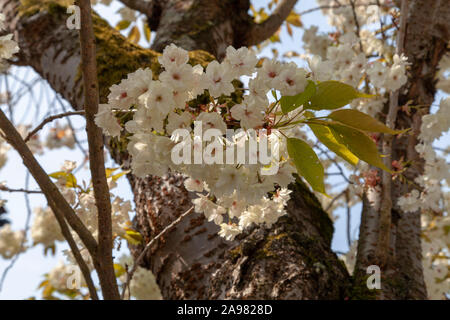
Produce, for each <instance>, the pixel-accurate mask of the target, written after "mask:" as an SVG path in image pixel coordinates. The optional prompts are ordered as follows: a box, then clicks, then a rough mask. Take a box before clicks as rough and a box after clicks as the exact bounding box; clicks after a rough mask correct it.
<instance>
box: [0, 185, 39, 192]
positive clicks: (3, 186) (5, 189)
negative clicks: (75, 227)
mask: <svg viewBox="0 0 450 320" xmlns="http://www.w3.org/2000/svg"><path fill="white" fill-rule="evenodd" d="M0 191H5V192H11V193H13V192H23V193H26V194H42V191H41V190H27V189H23V188H19V189H12V188H8V187H7V186H5V185H0Z"/></svg>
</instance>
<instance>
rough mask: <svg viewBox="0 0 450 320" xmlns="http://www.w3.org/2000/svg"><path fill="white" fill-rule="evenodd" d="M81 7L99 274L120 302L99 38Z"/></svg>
mask: <svg viewBox="0 0 450 320" xmlns="http://www.w3.org/2000/svg"><path fill="white" fill-rule="evenodd" d="M76 3H77V4H78V5H79V7H80V18H81V19H80V20H81V29H80V42H81V69H82V73H83V85H84V104H85V114H86V133H87V137H88V144H89V163H90V170H91V176H92V185H93V187H94V196H95V203H96V206H97V212H98V233H99V235H98V250H97V266H96V269H97V272H98V276H99V279H100V285H101V287H102V293H103V297H104V298H105V299H106V300H118V299H120V295H119V289H118V287H117V282H116V276H115V272H114V264H113V257H112V249H113V239H112V218H111V199H110V194H109V188H108V182H107V180H106V171H105V157H104V150H103V134H102V130H101V129H100V128H99V127H97V125H96V124H95V115H96V114H97V113H98V104H99V92H98V79H97V62H96V49H95V36H94V29H93V25H92V12H91V2H90V0H78V1H76Z"/></svg>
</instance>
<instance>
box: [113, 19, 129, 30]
mask: <svg viewBox="0 0 450 320" xmlns="http://www.w3.org/2000/svg"><path fill="white" fill-rule="evenodd" d="M130 24H131V21H128V20H122V21H119V22H118V23H117V24H116V29H117V30H125V29H126V28H128V27H129V26H130Z"/></svg>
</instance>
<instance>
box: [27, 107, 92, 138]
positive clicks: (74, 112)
mask: <svg viewBox="0 0 450 320" xmlns="http://www.w3.org/2000/svg"><path fill="white" fill-rule="evenodd" d="M82 115H84V110H83V111H70V112H65V113H60V114H55V115H54V116H50V117H48V118H45V119H44V120H43V121H42V122H41V123H40V124H39V125H38V126H37V127H36V128H34V129H33V131H31V132H30V133H29V134H28V135H27V137H26V138H25V139H24V141H25V142H28V141H29V140H30V139H31V138H32V137H33V136H34V135H35V134H36V133H38V131H39V130H41V129H42V128H43V127H44V126H45V125H46V124H47V123H49V122H52V121H54V120H57V119H61V118H65V117H69V116H82Z"/></svg>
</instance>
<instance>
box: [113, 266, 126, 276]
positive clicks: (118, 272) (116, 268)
mask: <svg viewBox="0 0 450 320" xmlns="http://www.w3.org/2000/svg"><path fill="white" fill-rule="evenodd" d="M126 272H127V271H126V270H125V268H124V267H123V266H122V265H121V264H118V263H114V273H115V275H116V278H119V277H120V276H121V275H123V274H125V273H126Z"/></svg>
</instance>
